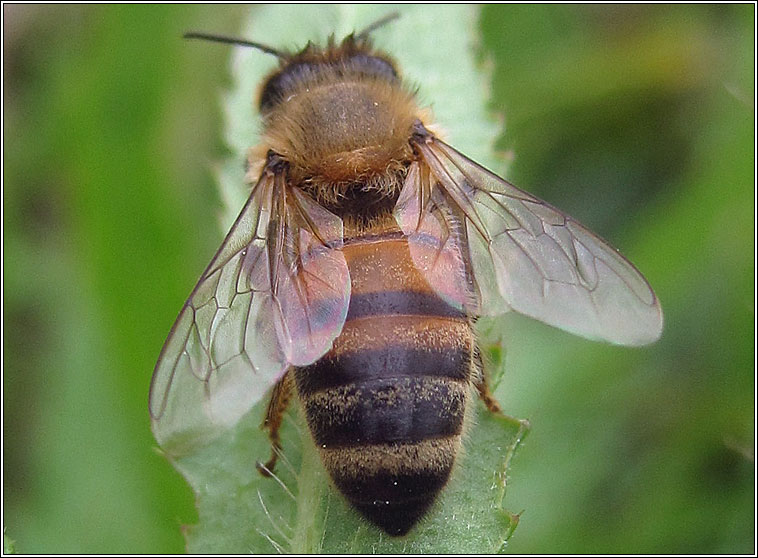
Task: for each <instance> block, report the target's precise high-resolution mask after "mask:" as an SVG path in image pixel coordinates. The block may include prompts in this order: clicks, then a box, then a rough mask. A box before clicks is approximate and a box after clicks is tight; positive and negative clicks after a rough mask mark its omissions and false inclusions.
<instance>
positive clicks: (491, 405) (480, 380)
mask: <svg viewBox="0 0 758 558" xmlns="http://www.w3.org/2000/svg"><path fill="white" fill-rule="evenodd" d="M474 367H475V370H474V386H476V391H477V392H479V399H481V400H482V402H483V403H484V404H485V405H486V406H487V408H488V409H489V410H490V412H492V413H495V414H498V415H502V414H503V410H502V409H501V408H500V403H498V402H497V399H495V396H494V395H492V392H491V391H490V387H489V385H488V384H487V374H485V372H484V364H483V363H482V355H481V353H480V352H479V350H478V349H476V350H475V351H474Z"/></svg>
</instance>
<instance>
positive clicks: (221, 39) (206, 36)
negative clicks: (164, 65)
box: [182, 31, 289, 60]
mask: <svg viewBox="0 0 758 558" xmlns="http://www.w3.org/2000/svg"><path fill="white" fill-rule="evenodd" d="M182 37H183V38H185V39H202V40H204V41H213V42H214V43H226V44H229V45H238V46H246V47H252V48H257V49H258V50H260V51H261V52H265V53H266V54H273V55H274V56H276V57H277V58H279V59H280V60H286V59H288V58H289V55H288V54H287V53H284V52H282V51H279V50H276V49H275V48H271V47H270V46H266V45H262V44H261V43H255V42H253V41H246V40H244V39H235V38H233V37H225V36H223V35H213V34H210V33H197V32H195V31H190V32H189V33H185V34H184V35H182Z"/></svg>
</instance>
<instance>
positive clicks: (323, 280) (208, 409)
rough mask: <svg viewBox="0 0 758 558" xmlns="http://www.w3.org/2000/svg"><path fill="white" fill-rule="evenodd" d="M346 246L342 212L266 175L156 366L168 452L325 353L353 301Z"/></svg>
mask: <svg viewBox="0 0 758 558" xmlns="http://www.w3.org/2000/svg"><path fill="white" fill-rule="evenodd" d="M341 246H342V221H341V219H339V218H338V217H337V216H335V215H333V214H331V213H330V212H328V211H326V210H325V209H323V208H322V207H321V206H319V205H318V204H316V203H315V202H314V201H313V200H311V199H310V198H308V197H307V196H306V195H305V194H303V193H302V192H300V191H298V190H297V189H295V188H290V187H288V186H287V184H286V183H285V180H284V177H283V176H281V175H279V174H275V173H273V172H272V171H266V172H265V173H264V175H263V177H262V178H261V180H260V181H259V182H258V184H257V185H256V187H255V189H254V190H253V193H252V194H251V196H250V198H249V200H248V201H247V203H246V204H245V207H244V208H243V209H242V212H241V213H240V215H239V217H238V218H237V220H236V221H235V223H234V225H233V226H232V229H231V230H230V231H229V234H228V235H227V237H226V239H225V240H224V242H223V244H222V245H221V248H219V251H218V252H217V253H216V255H215V257H214V258H213V260H212V261H211V263H210V265H209V266H208V268H207V269H206V270H205V272H204V273H203V275H202V276H201V277H200V280H199V281H198V283H197V285H196V286H195V289H194V290H193V291H192V294H191V295H190V297H189V299H188V300H187V302H186V303H185V305H184V307H183V308H182V310H181V312H180V313H179V317H178V318H177V320H176V322H175V323H174V326H173V328H172V329H171V332H170V334H169V336H168V339H167V340H166V342H165V344H164V346H163V349H162V351H161V354H160V357H159V359H158V363H157V364H156V366H155V371H154V372H153V379H152V383H151V386H150V415H151V418H152V421H153V432H154V434H155V436H156V439H157V440H158V442H159V443H160V444H161V446H162V447H163V448H164V449H166V450H167V451H171V452H173V453H181V452H182V451H183V450H184V449H185V448H186V447H191V446H192V445H194V444H197V443H198V442H202V441H203V440H206V439H210V438H212V437H214V436H215V435H217V434H218V433H219V432H221V431H223V429H225V428H228V427H229V426H231V425H233V424H235V423H236V422H237V421H238V420H239V419H240V418H241V417H242V415H244V414H245V413H246V412H247V411H249V410H250V408H251V407H252V406H253V405H254V404H255V403H256V402H258V401H259V400H261V399H262V398H263V397H264V396H265V394H266V393H267V391H268V390H269V388H270V387H271V386H272V385H273V384H275V383H276V382H277V380H279V378H281V376H282V375H283V374H284V372H285V371H286V370H287V368H288V367H289V366H290V365H305V364H310V363H312V362H314V361H315V360H317V359H318V358H319V357H320V356H321V355H323V354H324V353H325V352H326V351H328V350H329V348H330V347H331V345H332V342H333V341H334V339H335V337H337V335H338V334H339V332H340V331H341V329H342V326H343V324H344V321H345V317H346V315H347V307H348V302H349V298H350V280H349V274H348V269H347V263H346V261H345V258H344V255H343V254H342V251H341Z"/></svg>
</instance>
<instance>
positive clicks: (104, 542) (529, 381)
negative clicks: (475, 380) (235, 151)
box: [3, 4, 755, 553]
mask: <svg viewBox="0 0 758 558" xmlns="http://www.w3.org/2000/svg"><path fill="white" fill-rule="evenodd" d="M3 9H4V12H3V31H4V40H5V42H4V45H3V57H4V59H3V60H4V68H5V70H4V72H5V73H4V76H3V78H4V91H3V94H4V97H3V108H4V128H3V135H4V153H3V182H4V183H3V187H4V189H3V233H4V238H3V264H4V270H3V279H4V287H3V318H4V330H3V367H4V369H3V405H4V408H3V420H4V423H3V451H4V453H3V472H4V479H3V480H4V484H3V507H4V509H3V511H4V515H3V521H4V527H5V528H6V530H7V534H8V536H10V538H12V539H15V540H16V548H17V549H18V550H19V551H20V552H35V553H47V552H66V553H115V552H124V553H152V552H180V551H182V549H183V540H182V536H181V532H180V526H181V525H182V524H185V523H192V522H194V521H195V519H196V518H195V511H194V507H193V498H192V495H191V494H190V493H189V489H188V488H187V487H186V485H185V484H184V482H183V481H182V479H181V478H180V477H179V475H178V474H177V473H175V472H174V470H173V469H172V468H171V466H170V465H169V464H168V463H167V462H166V461H165V460H164V459H163V458H162V457H160V456H159V455H158V454H157V453H156V452H155V451H154V447H155V443H154V441H153V439H152V435H151V433H150V430H149V420H148V413H147V390H148V385H149V381H150V375H151V372H152V367H153V365H154V362H155V359H156V358H157V355H158V352H159V350H160V347H161V344H162V343H163V340H164V339H165V336H166V334H167V333H168V331H169V328H170V327H171V324H172V322H173V320H174V318H175V316H176V314H177V312H178V310H179V308H180V306H181V304H182V302H183V301H184V299H185V297H186V296H187V294H188V293H189V291H190V289H191V288H192V286H193V284H194V281H195V279H196V278H197V277H198V276H199V274H200V272H201V271H202V269H203V268H204V266H205V265H206V264H207V262H208V260H209V259H210V257H211V255H212V254H213V252H214V250H215V249H216V248H217V247H218V245H219V243H220V241H221V237H222V233H221V231H220V230H219V228H218V215H219V214H220V212H221V203H220V201H219V200H218V194H217V189H216V188H215V186H214V181H213V169H214V166H215V165H216V163H217V162H218V161H219V160H220V159H221V158H222V157H223V156H224V155H225V149H224V146H223V144H222V143H221V141H220V139H219V138H220V137H221V125H222V114H221V110H220V108H219V102H218V97H219V94H220V92H221V91H223V89H224V87H225V86H226V85H228V83H229V77H228V72H227V68H228V61H227V60H228V54H229V52H228V50H227V49H224V48H221V47H217V46H209V47H208V48H188V46H187V43H185V42H183V41H181V40H179V39H178V37H179V36H180V35H181V33H182V32H183V31H186V30H189V29H203V30H212V31H224V32H227V33H229V34H234V33H236V32H237V31H238V29H237V27H238V25H239V23H240V21H241V18H242V17H243V16H244V14H245V13H246V10H247V8H245V7H243V6H212V7H211V6H200V5H191V6H144V7H142V6H96V7H93V6H89V7H79V6H49V5H48V6H32V5H27V6H23V5H7V4H6V5H4V6H3ZM429 9H430V10H433V9H435V8H434V6H429ZM754 9H755V7H754V6H753V5H691V6H688V5H671V6H643V5H626V6H601V5H595V6H593V5H583V6H487V7H485V8H483V11H482V15H481V19H480V32H481V38H480V46H481V50H482V56H483V59H485V58H486V59H487V60H488V62H491V63H492V69H493V74H492V75H493V83H492V93H493V100H492V108H493V110H495V111H497V112H500V113H502V114H504V115H505V118H504V122H505V131H504V134H503V136H502V139H501V142H500V146H501V147H502V149H503V151H504V152H505V153H506V154H507V155H508V157H509V158H511V159H512V162H511V164H510V171H509V174H508V178H509V179H510V180H511V181H512V182H514V183H515V184H517V185H520V186H521V187H522V188H525V189H528V190H530V191H531V192H533V193H535V194H536V195H538V196H540V197H542V198H544V199H546V200H548V201H550V202H551V203H552V204H553V205H555V206H557V207H560V208H562V209H564V210H565V211H567V212H568V213H569V214H571V215H573V216H575V217H577V218H579V219H580V220H581V221H582V222H584V223H585V224H586V225H588V226H589V227H590V228H591V229H593V230H595V231H597V232H598V233H600V234H601V235H602V236H604V237H605V238H609V239H611V240H612V242H613V243H614V244H615V245H616V246H618V247H619V248H620V249H621V250H622V252H623V253H625V254H626V255H627V256H629V257H630V258H631V259H632V260H633V261H634V262H635V264H636V265H637V266H638V267H639V268H640V269H641V270H642V271H643V272H644V273H645V275H646V276H647V277H648V279H649V280H650V282H651V283H652V285H653V286H654V287H655V289H656V292H657V294H658V295H659V297H660V299H661V301H662V305H663V309H664V315H665V320H666V325H665V330H664V334H663V338H662V339H661V341H660V342H659V343H657V344H656V345H652V346H650V347H647V348H643V349H627V348H619V347H612V346H607V345H602V344H596V343H591V342H589V341H584V340H582V339H579V338H576V337H572V336H570V335H568V334H565V333H562V332H559V331H557V330H553V329H551V328H548V327H547V326H543V325H541V324H538V323H536V322H532V321H530V320H527V319H524V318H520V317H518V316H509V317H508V318H507V319H506V320H505V322H504V323H505V326H507V329H506V333H505V336H506V341H507V357H506V359H507V360H506V363H507V369H506V376H505V379H504V380H503V382H502V384H501V385H500V387H499V391H498V397H499V398H500V400H501V402H502V403H503V406H504V408H505V409H506V410H507V412H508V413H509V414H512V415H514V416H518V417H526V418H529V419H530V420H531V422H532V432H531V433H530V435H529V437H528V438H527V440H526V442H525V444H524V445H523V447H522V448H521V450H520V452H519V454H518V455H517V456H516V459H515V462H514V467H513V469H512V470H511V475H510V482H509V488H508V490H509V492H508V496H507V504H508V507H509V508H510V509H511V510H513V511H520V510H524V512H523V515H522V517H521V523H520V525H519V527H518V529H517V530H516V532H515V534H514V536H513V538H512V540H511V542H510V543H509V550H510V551H512V552H523V553H531V552H542V553H556V552H557V553H573V552H588V553H594V552H646V553H713V552H738V553H739V552H742V553H750V552H754V548H755V546H754V545H755V540H754V527H755V508H754V497H755V483H754V478H755V477H754V472H755V465H754V457H753V456H754V437H755V431H754V424H755V422H754V412H755V397H754V394H755V376H754V354H755V341H754V333H755V328H754V324H755V298H754V286H755V275H754V269H755V258H754V255H755V243H754V238H755V236H754V235H755V229H754V216H755V205H754V196H755V182H754V118H755V113H754V107H755V91H754V89H753V83H754V63H755V62H754V52H755V45H754V43H753V37H754ZM274 24H277V23H276V22H272V25H274ZM274 46H281V45H274ZM285 46H286V45H285ZM251 463H252V461H251Z"/></svg>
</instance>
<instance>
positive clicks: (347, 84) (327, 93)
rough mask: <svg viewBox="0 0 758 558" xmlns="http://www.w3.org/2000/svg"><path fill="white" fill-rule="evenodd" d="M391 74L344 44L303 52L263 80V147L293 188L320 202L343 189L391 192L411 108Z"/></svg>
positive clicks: (404, 156)
mask: <svg viewBox="0 0 758 558" xmlns="http://www.w3.org/2000/svg"><path fill="white" fill-rule="evenodd" d="M346 45H347V46H346ZM394 72H395V71H394V66H393V65H392V63H391V62H390V61H389V60H386V59H385V58H382V57H379V56H378V55H374V54H373V53H372V52H371V51H370V49H369V47H368V46H367V45H364V46H361V45H360V44H359V45H356V43H355V42H354V41H353V42H347V41H344V42H343V43H342V44H341V45H340V46H339V47H334V46H329V47H327V48H326V49H325V50H323V51H320V50H314V47H312V46H311V47H308V48H307V49H306V50H304V51H303V52H302V53H300V54H298V55H296V56H295V57H294V58H293V59H292V60H290V61H289V62H287V63H286V64H285V65H284V66H283V68H282V69H280V70H279V71H278V72H277V73H275V74H274V75H273V76H272V77H271V78H269V81H268V82H267V83H269V84H271V83H272V82H273V83H274V85H275V86H277V87H278V89H277V98H276V99H274V101H271V99H269V98H268V97H264V101H265V102H266V105H265V106H262V109H263V118H264V135H263V143H264V145H265V146H266V147H267V148H268V149H270V150H272V151H273V152H275V153H276V154H278V155H279V156H281V157H282V158H283V159H284V160H286V161H287V162H288V163H289V167H290V171H289V173H290V178H291V180H292V182H293V183H294V184H297V185H299V186H301V187H303V188H304V189H306V190H308V191H309V192H311V194H312V195H313V196H314V197H315V198H316V199H317V200H319V201H322V202H325V203H327V204H333V203H335V202H338V200H339V199H340V198H342V197H343V196H344V195H345V193H346V192H347V191H348V190H350V189H351V188H358V189H360V190H362V191H376V192H377V193H379V194H381V195H389V196H391V195H393V194H395V193H396V192H397V190H398V188H399V185H400V182H401V181H402V177H403V175H404V173H405V170H406V166H407V162H408V161H409V160H410V159H411V158H412V155H413V153H412V149H411V147H410V144H409V138H410V136H411V129H412V126H413V123H414V122H415V121H416V120H417V119H418V113H419V109H418V107H417V105H416V102H415V100H414V96H413V93H412V92H410V91H408V90H407V89H406V88H405V87H404V86H403V85H402V82H401V81H400V79H399V78H398V77H397V75H396V74H395V73H394ZM280 83H283V85H280ZM266 95H268V96H271V93H267V94H266Z"/></svg>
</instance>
